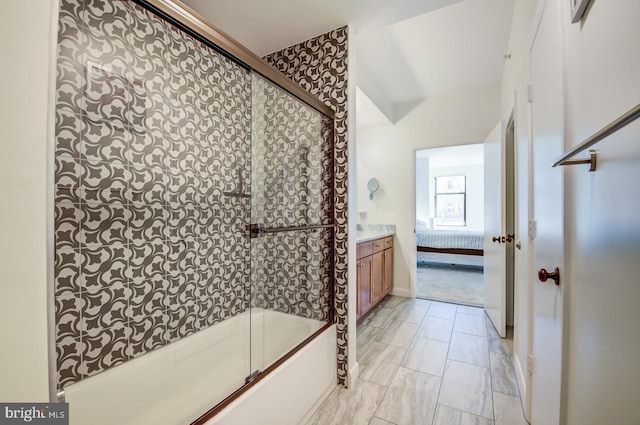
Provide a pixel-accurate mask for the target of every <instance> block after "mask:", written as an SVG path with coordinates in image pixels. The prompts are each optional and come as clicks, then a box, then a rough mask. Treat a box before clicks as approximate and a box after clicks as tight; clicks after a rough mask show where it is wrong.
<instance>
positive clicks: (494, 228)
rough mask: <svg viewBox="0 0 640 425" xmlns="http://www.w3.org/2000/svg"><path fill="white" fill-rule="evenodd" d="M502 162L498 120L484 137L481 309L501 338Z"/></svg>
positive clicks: (503, 279) (503, 301)
mask: <svg viewBox="0 0 640 425" xmlns="http://www.w3.org/2000/svg"><path fill="white" fill-rule="evenodd" d="M504 164H505V150H504V137H503V131H502V123H501V122H500V123H498V125H496V127H495V128H494V129H493V131H491V133H490V134H489V136H488V137H487V139H486V140H485V141H484V309H485V311H486V312H487V315H488V316H489V319H491V322H493V326H495V328H496V330H497V331H498V333H499V334H500V336H501V337H503V338H504V337H505V336H506V334H507V327H506V326H507V324H506V314H507V313H506V312H507V309H506V299H507V296H506V273H507V266H506V249H505V246H506V243H505V242H506V241H505V242H503V239H502V237H503V236H504V235H506V221H505V198H506V197H505V182H504V178H505V173H504V169H505V167H504Z"/></svg>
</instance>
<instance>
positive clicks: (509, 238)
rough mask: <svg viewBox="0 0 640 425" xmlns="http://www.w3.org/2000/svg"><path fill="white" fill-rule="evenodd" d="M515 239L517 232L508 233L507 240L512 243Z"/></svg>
mask: <svg viewBox="0 0 640 425" xmlns="http://www.w3.org/2000/svg"><path fill="white" fill-rule="evenodd" d="M514 239H515V233H512V234H510V235H507V242H509V243H511V242H513V240H514Z"/></svg>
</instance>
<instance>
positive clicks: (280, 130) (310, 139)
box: [251, 75, 333, 321]
mask: <svg viewBox="0 0 640 425" xmlns="http://www.w3.org/2000/svg"><path fill="white" fill-rule="evenodd" d="M252 98H253V102H252V114H253V116H252V123H253V126H252V137H253V140H252V155H251V156H252V183H251V184H252V201H251V203H252V206H251V211H252V219H251V221H252V223H258V224H260V225H261V226H264V227H268V228H282V227H288V226H309V225H316V224H331V223H332V222H333V159H332V157H333V143H331V142H329V143H327V142H326V141H327V140H328V141H332V140H333V122H332V120H330V119H327V118H324V117H323V116H322V115H321V114H320V113H318V112H317V111H315V110H313V109H311V108H309V107H308V106H306V105H305V104H304V103H302V102H300V101H299V100H297V99H295V98H293V97H292V96H291V95H290V94H288V93H286V92H284V91H283V90H281V89H280V88H278V87H277V86H275V85H273V84H272V83H270V82H269V81H266V80H264V79H263V78H261V77H259V76H256V75H254V76H253V84H252ZM332 237H333V234H332V232H331V230H327V229H322V230H320V229H315V230H306V231H293V232H283V233H268V234H266V235H264V236H263V237H260V238H256V239H254V240H253V241H252V244H251V258H252V261H253V270H252V275H251V278H252V297H251V298H252V306H256V307H262V308H266V309H270V310H277V311H281V312H284V313H289V314H295V315H298V316H303V317H308V318H312V319H317V320H321V321H328V320H329V318H330V317H329V310H330V305H331V288H330V285H332V284H333V276H332V258H331V244H332Z"/></svg>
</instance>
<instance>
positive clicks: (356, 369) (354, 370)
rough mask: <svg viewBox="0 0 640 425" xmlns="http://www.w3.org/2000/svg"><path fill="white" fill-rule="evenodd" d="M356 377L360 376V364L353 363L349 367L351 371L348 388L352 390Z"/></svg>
mask: <svg viewBox="0 0 640 425" xmlns="http://www.w3.org/2000/svg"><path fill="white" fill-rule="evenodd" d="M358 376H360V363H358V362H355V363H354V364H353V366H352V367H351V370H349V382H348V387H349V388H353V384H354V383H355V382H356V380H357V379H358Z"/></svg>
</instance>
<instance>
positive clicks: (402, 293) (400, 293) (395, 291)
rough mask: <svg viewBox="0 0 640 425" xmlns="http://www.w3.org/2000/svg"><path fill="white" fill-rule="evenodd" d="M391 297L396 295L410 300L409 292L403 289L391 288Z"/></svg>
mask: <svg viewBox="0 0 640 425" xmlns="http://www.w3.org/2000/svg"><path fill="white" fill-rule="evenodd" d="M391 295H397V296H399V297H405V298H411V291H410V290H408V289H405V288H393V289H392V290H391Z"/></svg>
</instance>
